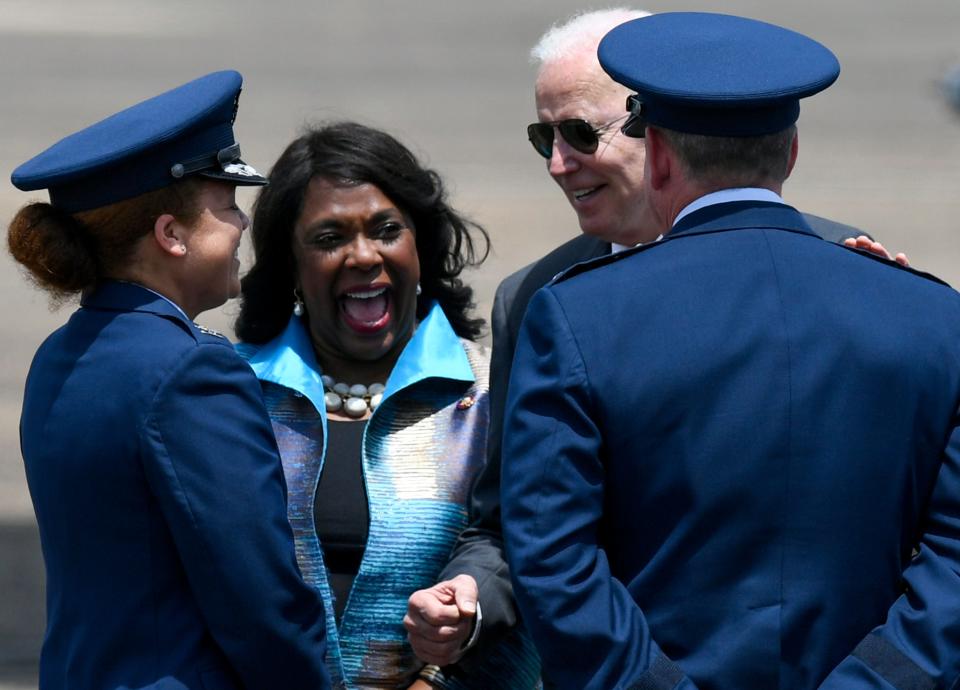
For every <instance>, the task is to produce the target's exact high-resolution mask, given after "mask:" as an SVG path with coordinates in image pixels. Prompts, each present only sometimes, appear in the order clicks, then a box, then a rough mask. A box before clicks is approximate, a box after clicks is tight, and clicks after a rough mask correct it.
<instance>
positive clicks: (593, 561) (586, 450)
mask: <svg viewBox="0 0 960 690" xmlns="http://www.w3.org/2000/svg"><path fill="white" fill-rule="evenodd" d="M587 374H588V372H587V371H586V369H585V366H584V361H583V359H582V357H581V353H580V351H579V348H578V345H577V343H576V341H575V339H574V337H573V335H572V333H571V330H570V327H569V324H568V322H567V319H566V317H565V315H564V313H563V310H562V308H561V306H560V304H559V303H558V302H557V300H556V298H555V297H554V295H553V293H552V292H551V290H550V289H546V290H541V291H540V292H538V293H537V295H536V296H535V297H534V299H533V300H532V301H531V303H530V307H529V308H528V309H527V315H526V317H525V319H524V322H523V326H522V327H521V329H520V337H519V340H518V343H517V352H516V356H515V357H514V361H513V373H512V376H511V379H510V389H509V393H508V398H507V406H506V417H505V423H504V437H503V439H504V440H503V477H502V482H501V487H502V492H503V527H504V536H505V538H506V547H507V558H508V561H509V562H510V569H511V575H512V577H513V583H514V593H515V595H516V598H517V604H518V605H519V607H520V613H521V616H522V618H523V621H524V624H525V625H526V627H527V629H528V630H529V631H530V633H531V635H532V636H533V640H534V642H535V644H536V646H537V649H538V650H539V652H540V655H541V658H542V660H543V669H544V682H545V686H546V687H551V685H550V682H552V683H553V686H554V687H557V688H561V689H569V690H574V689H576V690H609V689H610V688H644V689H645V690H654V689H662V690H672V689H674V688H693V687H695V686H694V685H693V683H692V682H691V681H690V680H689V679H688V678H686V677H684V675H683V673H682V671H681V670H680V669H679V667H678V666H677V665H676V664H674V663H673V662H671V661H670V660H669V659H668V658H667V657H666V656H665V655H664V654H663V653H662V652H661V651H660V649H659V648H658V646H657V645H656V643H655V642H654V641H653V639H652V638H651V636H650V630H649V628H648V625H647V622H646V620H645V618H644V615H643V612H642V611H641V610H640V609H639V607H638V606H637V605H636V603H635V602H634V601H633V598H632V597H631V596H630V593H629V592H628V591H627V590H626V588H625V587H624V586H623V585H622V584H621V583H620V582H619V581H618V580H617V579H616V578H614V577H613V576H612V575H611V573H610V568H609V565H608V562H607V557H606V555H605V553H604V551H603V549H602V548H601V547H600V545H599V543H598V538H599V531H600V522H601V518H602V513H603V505H604V500H603V498H604V486H603V483H604V471H603V465H602V460H601V452H602V439H601V433H600V429H599V428H598V425H597V421H596V419H595V417H594V407H595V406H594V402H593V400H592V396H593V391H591V388H590V385H589V382H588V375H587Z"/></svg>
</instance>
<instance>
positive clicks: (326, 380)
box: [320, 374, 385, 419]
mask: <svg viewBox="0 0 960 690" xmlns="http://www.w3.org/2000/svg"><path fill="white" fill-rule="evenodd" d="M320 379H321V380H322V381H323V390H324V394H323V402H324V404H325V405H326V407H327V412H343V413H344V414H345V415H347V416H348V417H353V418H354V419H360V418H361V417H365V416H366V414H367V412H368V411H369V412H373V411H374V410H375V409H377V408H378V407H379V406H380V401H381V400H383V390H384V388H385V386H384V385H383V384H382V383H371V384H370V385H369V386H364V385H363V384H362V383H355V384H353V385H352V386H351V385H349V384H346V383H341V382H338V381H334V380H333V377H332V376H327V375H326V374H324V375H323V376H321V377H320Z"/></svg>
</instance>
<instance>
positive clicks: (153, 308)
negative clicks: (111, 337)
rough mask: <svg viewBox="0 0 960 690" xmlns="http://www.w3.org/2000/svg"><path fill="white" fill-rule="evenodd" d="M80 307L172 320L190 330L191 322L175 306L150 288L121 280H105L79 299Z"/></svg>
mask: <svg viewBox="0 0 960 690" xmlns="http://www.w3.org/2000/svg"><path fill="white" fill-rule="evenodd" d="M80 306H81V307H89V308H91V309H106V310H110V311H138V312H143V313H147V314H156V315H158V316H163V317H166V318H168V319H173V320H175V321H179V322H180V323H183V324H184V325H185V326H187V327H189V328H192V327H193V325H194V324H193V322H192V321H190V319H188V318H187V315H186V314H184V313H183V311H182V310H181V309H180V307H178V306H177V305H176V304H174V303H173V302H171V301H170V300H169V299H167V298H166V297H164V296H163V295H161V294H160V293H158V292H154V291H153V290H151V289H150V288H146V287H144V286H142V285H138V284H137V283H129V282H126V281H122V280H107V281H104V282H102V283H100V284H99V285H98V286H97V287H95V288H94V289H93V290H91V291H89V292H87V293H85V294H84V295H83V297H81V299H80Z"/></svg>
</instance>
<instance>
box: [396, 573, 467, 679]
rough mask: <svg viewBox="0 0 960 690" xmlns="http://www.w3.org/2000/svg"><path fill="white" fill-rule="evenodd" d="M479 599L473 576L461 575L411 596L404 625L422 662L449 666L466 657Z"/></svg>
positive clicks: (411, 643)
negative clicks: (465, 652)
mask: <svg viewBox="0 0 960 690" xmlns="http://www.w3.org/2000/svg"><path fill="white" fill-rule="evenodd" d="M477 595H478V591H477V581H476V580H474V579H473V578H472V577H470V576H469V575H457V576H456V577H455V578H453V579H452V580H446V581H444V582H438V583H437V584H435V585H434V586H433V587H431V588H430V589H421V590H419V591H417V592H414V593H413V594H411V595H410V599H409V600H408V601H407V615H406V616H404V617H403V625H404V627H405V628H406V629H407V637H408V638H409V639H410V645H411V646H412V647H413V651H414V652H415V653H416V655H417V656H418V657H419V658H420V659H421V660H422V661H425V662H427V663H428V664H436V665H437V666H448V665H450V664H453V663H456V661H457V660H459V659H460V657H461V656H463V652H464V651H465V650H464V649H463V646H464V644H466V642H467V640H468V639H470V633H471V631H472V630H473V621H474V618H475V616H476V613H477Z"/></svg>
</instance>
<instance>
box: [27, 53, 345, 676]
mask: <svg viewBox="0 0 960 690" xmlns="http://www.w3.org/2000/svg"><path fill="white" fill-rule="evenodd" d="M241 81H242V80H241V77H240V75H239V74H237V73H236V72H232V71H227V72H218V73H214V74H211V75H207V76H206V77H202V78H200V79H197V80H195V81H193V82H190V83H188V84H185V85H183V86H181V87H179V88H177V89H174V90H172V91H169V92H167V93H165V94H162V95H161V96H157V97H156V98H153V99H150V100H148V101H145V102H143V103H140V104H138V105H136V106H133V107H132V108H129V109H127V110H125V111H123V112H121V113H118V114H116V115H114V116H113V117H111V118H108V119H106V120H104V121H102V122H99V123H97V124H95V125H92V126H91V127H89V128H87V129H85V130H82V131H80V132H78V133H76V134H74V135H72V136H70V137H68V138H66V139H64V140H62V141H61V142H59V143H58V144H55V145H54V146H53V147H51V148H50V149H48V150H47V151H45V152H43V153H41V154H40V155H39V156H37V157H35V158H33V159H32V160H30V161H28V162H27V163H25V164H24V165H22V166H20V167H19V168H18V169H17V170H16V171H15V172H14V174H13V182H14V184H15V185H16V186H17V187H19V188H20V189H23V190H35V189H48V190H49V193H50V203H49V204H48V203H32V204H29V205H27V206H25V207H24V208H22V209H21V210H20V212H19V213H18V214H17V216H16V217H15V218H14V220H13V222H12V224H11V226H10V229H9V235H8V241H9V246H10V251H11V253H12V254H13V256H14V258H15V259H16V260H17V261H19V262H20V263H21V264H23V265H24V266H25V267H26V268H27V269H28V270H29V272H30V274H31V276H32V278H33V279H34V281H35V282H36V283H37V284H38V285H39V286H40V287H41V288H43V289H45V290H47V291H48V292H49V293H50V294H51V295H52V296H53V297H54V298H55V299H65V298H69V297H71V296H74V295H76V294H78V293H80V294H81V295H82V297H81V301H80V307H79V309H78V310H77V311H76V312H74V314H73V315H72V316H71V318H70V320H69V321H68V322H67V323H66V324H65V325H64V326H62V327H61V328H60V329H58V330H57V331H55V332H54V333H53V334H52V335H51V336H50V337H49V338H47V340H46V341H45V342H44V343H43V345H41V346H40V349H39V350H38V351H37V354H36V356H35V358H34V361H33V364H32V366H31V368H30V373H29V376H28V378H27V384H26V390H25V392H24V401H23V412H22V416H21V422H20V433H21V446H22V451H23V459H24V463H25V465H26V473H27V481H28V484H29V487H30V493H31V497H32V499H33V504H34V508H35V510H36V515H37V522H38V523H39V526H40V537H41V543H42V547H43V554H44V560H45V564H46V570H47V630H46V636H45V639H44V644H43V650H42V653H41V660H40V686H41V688H65V687H70V688H81V689H84V688H91V689H92V688H97V689H98V690H100V689H103V688H157V689H160V688H170V689H174V688H176V689H177V690H183V689H184V688H190V689H193V688H197V689H200V688H223V689H226V688H237V689H239V688H302V689H304V690H307V689H310V690H316V689H317V688H328V687H329V678H328V676H327V673H326V671H325V669H324V666H323V661H322V660H323V656H324V652H325V644H326V641H325V627H324V616H323V608H322V604H321V602H320V601H319V600H318V598H317V597H316V595H315V594H314V592H313V591H312V590H311V589H310V588H309V587H308V586H307V585H305V584H304V582H303V580H301V578H300V575H299V573H298V571H297V567H296V563H295V556H294V550H293V544H292V537H291V533H290V528H289V525H288V524H287V521H286V515H285V504H284V486H283V479H282V474H281V469H280V463H279V459H278V457H277V447H276V443H275V441H274V439H273V435H272V433H271V429H270V422H269V419H268V418H267V415H266V411H265V409H264V407H263V402H262V399H261V396H260V389H259V386H258V384H257V381H256V379H255V378H254V377H253V375H252V374H251V372H250V369H249V367H248V366H247V365H246V363H245V362H244V361H243V360H242V359H241V358H240V357H238V356H237V354H236V352H235V351H234V350H233V347H232V346H231V345H230V343H229V342H228V341H227V340H226V339H225V338H223V337H222V336H220V335H218V334H216V333H213V332H211V331H207V330H205V329H203V328H201V327H199V326H197V325H196V324H194V323H193V319H194V318H195V317H196V316H197V314H199V313H200V312H202V311H204V310H206V309H211V308H213V307H217V306H219V305H220V304H222V303H223V302H225V301H226V300H227V299H229V298H230V297H234V296H236V294H237V293H238V292H239V289H240V283H239V279H238V275H237V271H238V268H239V262H238V261H237V256H236V255H237V249H238V247H239V244H240V237H241V235H242V233H243V231H244V230H245V229H246V227H247V225H248V219H247V217H246V215H245V214H244V213H243V212H242V211H241V210H240V209H239V208H237V205H236V201H235V199H234V189H235V187H236V186H237V185H260V184H264V183H265V180H264V178H262V177H260V176H259V175H258V174H257V172H256V171H255V170H254V169H253V168H251V167H249V166H247V165H245V164H244V163H243V161H242V160H240V158H239V156H240V149H239V146H238V145H237V144H236V142H235V140H234V137H233V131H232V123H233V118H234V116H235V114H236V102H237V97H238V96H239V92H240V85H241Z"/></svg>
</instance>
